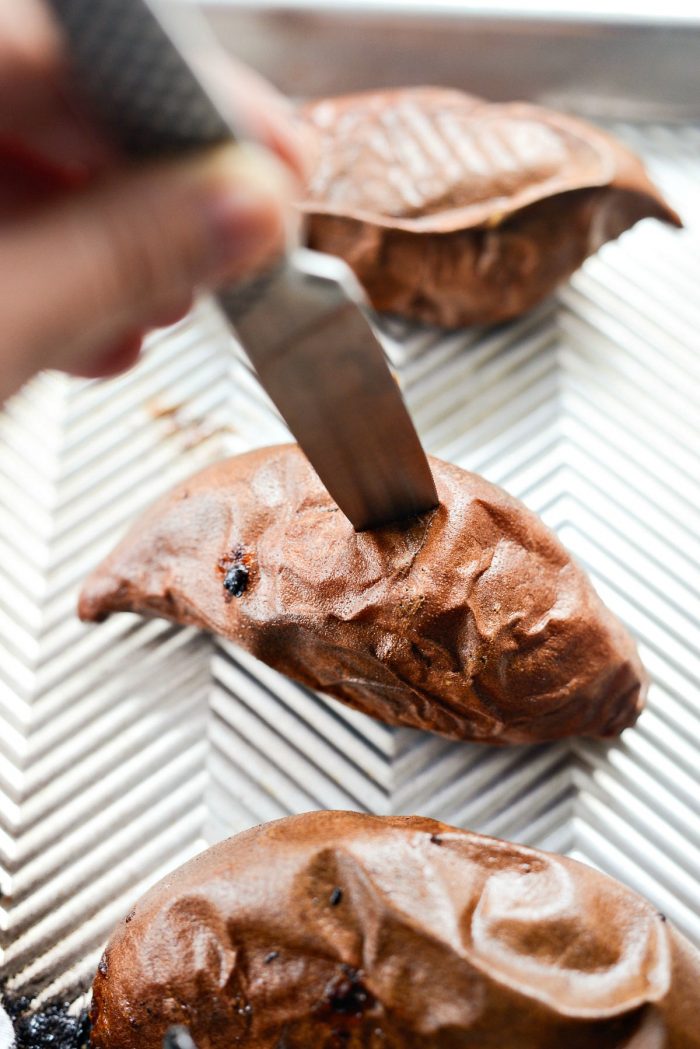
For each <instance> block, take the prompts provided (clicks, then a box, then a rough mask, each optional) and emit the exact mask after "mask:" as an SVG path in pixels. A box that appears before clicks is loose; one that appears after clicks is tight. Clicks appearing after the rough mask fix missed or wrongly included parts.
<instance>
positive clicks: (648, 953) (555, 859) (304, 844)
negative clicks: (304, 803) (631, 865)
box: [92, 812, 700, 1049]
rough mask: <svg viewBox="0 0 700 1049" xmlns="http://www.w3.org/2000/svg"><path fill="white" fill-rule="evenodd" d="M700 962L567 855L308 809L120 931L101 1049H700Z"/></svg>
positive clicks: (207, 862) (138, 913) (198, 866)
mask: <svg viewBox="0 0 700 1049" xmlns="http://www.w3.org/2000/svg"><path fill="white" fill-rule="evenodd" d="M698 986H700V956H699V955H698V952H697V951H695V950H694V949H693V948H692V947H691V945H690V944H688V943H687V941H685V940H684V939H683V937H682V936H680V935H679V934H678V933H677V932H676V931H675V930H674V929H673V928H672V926H671V925H670V924H669V923H667V922H666V921H665V920H664V918H663V915H660V914H658V912H656V911H655V909H654V908H653V907H651V905H650V904H648V903H646V902H645V901H644V900H642V899H641V898H640V897H638V896H636V895H635V894H634V893H633V892H631V891H630V890H629V889H627V888H625V887H623V886H622V885H620V884H618V883H617V882H615V881H613V880H612V879H611V878H608V877H606V876H604V875H602V874H599V873H598V872H596V871H593V870H591V869H590V868H588V867H585V866H583V865H582V864H579V863H576V862H574V861H572V860H569V859H565V858H564V857H561V856H554V855H549V854H546V853H543V852H539V851H537V850H535V849H529V848H526V847H524V846H521V845H511V844H509V843H507V842H504V841H497V840H495V839H492V838H485V837H483V836H481V835H478V834H472V833H470V832H469V831H463V830H456V829H454V828H452V827H449V826H446V825H445V824H442V823H438V822H436V821H434V820H429V819H423V818H420V817H375V816H368V815H362V814H358V813H352V812H313V813H306V814H305V815H302V816H293V817H288V818H287V819H283V820H279V821H276V822H275V823H271V824H267V825H265V826H262V827H257V828H255V829H254V830H251V831H247V832H245V833H244V834H240V835H238V836H237V837H235V838H231V839H229V840H228V841H225V842H222V843H220V844H219V845H215V846H214V847H213V848H211V849H208V850H207V851H206V852H205V853H203V854H202V855H200V856H198V857H197V858H196V859H194V860H192V861H190V862H189V863H188V864H186V865H185V866H184V867H181V868H180V869H179V870H178V871H175V872H174V873H173V874H171V875H169V876H168V877H166V878H165V879H164V880H163V881H162V882H160V884H159V885H157V886H155V888H153V889H152V890H151V891H150V892H149V893H147V894H146V896H145V897H143V898H142V899H141V900H140V901H139V902H138V903H137V905H136V907H135V908H134V910H133V911H131V912H130V914H129V915H127V917H126V918H125V919H124V920H123V921H122V922H120V924H119V925H118V927H117V929H116V930H115V932H114V934H113V935H112V938H111V940H110V943H109V945H108V947H107V950H106V952H105V954H104V957H103V959H102V961H101V963H100V965H99V968H98V972H97V974H96V976H95V981H94V986H93V1015H92V1019H93V1032H92V1044H93V1046H94V1047H95V1049H161V1047H162V1038H163V1035H164V1033H165V1031H166V1030H167V1028H168V1026H169V1025H170V1024H175V1023H179V1024H185V1025H186V1026H187V1027H189V1029H190V1030H191V1032H192V1036H193V1038H194V1040H195V1042H196V1044H197V1045H198V1046H201V1047H203V1049H231V1047H232V1046H238V1047H240V1049H280V1047H281V1046H285V1047H288V1049H311V1047H320V1049H339V1047H347V1049H413V1047H415V1049H555V1047H556V1049H560V1047H561V1046H567V1047H571V1049H697V1047H698V1046H700V997H699V996H698V994H697V988H698Z"/></svg>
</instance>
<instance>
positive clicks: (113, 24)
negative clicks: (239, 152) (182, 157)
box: [49, 0, 234, 158]
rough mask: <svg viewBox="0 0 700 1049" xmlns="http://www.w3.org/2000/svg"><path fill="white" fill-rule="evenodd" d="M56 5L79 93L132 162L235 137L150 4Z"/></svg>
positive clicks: (116, 0) (91, 0) (142, 0)
mask: <svg viewBox="0 0 700 1049" xmlns="http://www.w3.org/2000/svg"><path fill="white" fill-rule="evenodd" d="M49 3H50V6H51V8H52V9H53V11H54V13H55V15H56V16H57V18H58V21H59V23H60V25H61V28H62V29H63V32H64V35H65V37H66V41H67V44H68V49H69V57H70V59H71V60H72V64H73V66H74V69H75V71H76V74H77V76H78V78H79V86H80V87H81V88H82V89H83V91H84V92H85V94H86V97H87V101H88V102H89V103H90V105H91V107H92V109H93V110H94V112H95V114H96V115H97V116H98V118H99V119H100V120H101V121H102V122H103V123H104V124H105V125H106V127H107V128H108V129H109V130H110V131H111V133H112V135H113V137H114V138H115V139H116V141H117V143H118V144H119V145H120V147H121V148H122V149H123V150H124V152H126V153H127V154H128V155H129V156H132V157H143V158H158V157H163V156H174V155H178V154H181V153H186V152H189V151H191V150H195V149H201V148H203V147H206V146H212V145H216V144H218V143H221V142H225V141H227V140H231V139H233V138H234V135H233V132H232V129H231V126H230V124H229V121H228V120H227V119H226V118H225V117H224V115H223V114H222V113H221V112H220V110H219V108H218V106H217V105H216V103H215V102H214V100H213V99H212V97H211V96H210V95H209V93H208V92H207V91H206V90H205V88H204V87H203V86H202V83H201V82H200V79H199V78H198V77H197V75H196V73H195V72H194V70H193V69H192V67H191V66H190V64H189V63H188V61H187V60H186V59H185V58H184V57H183V55H182V54H181V52H180V50H179V49H178V47H177V45H176V43H175V42H174V40H173V39H172V38H171V36H170V34H169V32H168V29H166V28H165V26H164V24H163V22H162V21H161V18H160V17H159V16H158V14H157V13H156V10H157V9H154V8H153V7H152V6H151V4H150V3H149V2H148V0H49ZM193 16H194V17H196V13H193Z"/></svg>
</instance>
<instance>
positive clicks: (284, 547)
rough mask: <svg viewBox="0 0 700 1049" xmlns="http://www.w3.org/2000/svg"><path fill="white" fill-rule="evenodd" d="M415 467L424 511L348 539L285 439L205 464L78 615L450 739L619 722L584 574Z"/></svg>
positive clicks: (534, 530) (622, 712)
mask: <svg viewBox="0 0 700 1049" xmlns="http://www.w3.org/2000/svg"><path fill="white" fill-rule="evenodd" d="M431 466H432V469H433V473H434V476H435V481H436V485H437V489H438V494H439V497H440V505H439V507H438V508H437V509H436V510H434V511H431V512H430V513H428V514H425V515H423V516H422V517H419V518H416V519H415V520H413V521H412V522H410V523H409V524H408V525H406V524H403V525H401V526H389V527H386V528H382V529H378V530H375V531H371V532H363V533H356V532H355V531H354V530H353V528H352V526H351V525H350V523H349V522H348V521H347V519H346V518H345V517H344V516H343V514H342V513H341V512H340V511H339V510H338V508H337V507H336V506H335V504H334V503H333V502H332V500H331V498H330V496H329V495H328V493H327V492H326V490H325V488H324V487H323V486H322V484H321V483H320V481H319V480H318V478H317V476H316V474H315V473H314V471H313V470H312V468H311V467H310V465H309V464H308V462H307V460H306V459H305V457H304V456H303V455H302V453H301V452H300V451H299V449H298V448H297V447H296V446H295V445H281V446H279V447H275V448H266V449H259V450H257V451H254V452H250V453H247V454H245V455H242V456H238V457H236V458H233V459H229V460H226V461H224V462H221V463H218V464H216V465H214V466H211V467H209V468H207V469H206V470H204V471H203V472H202V473H200V474H198V475H197V476H195V477H193V478H191V479H190V480H189V481H188V482H186V483H185V484H183V485H180V486H179V487H178V488H176V489H175V490H174V491H173V492H171V493H170V494H169V495H167V496H166V497H165V498H164V499H162V500H161V501H160V502H158V503H156V505H155V506H154V507H152V508H151V509H150V510H149V511H148V512H147V513H146V514H145V515H144V517H143V518H142V519H141V520H139V521H138V522H137V523H136V524H135V525H134V526H133V528H132V530H131V532H130V533H129V534H128V535H127V537H126V538H125V539H124V540H123V542H122V543H121V544H120V545H119V546H118V547H117V549H116V550H115V551H114V553H113V554H112V555H111V556H109V557H108V558H107V560H106V561H105V562H104V563H103V564H102V565H101V566H100V567H99V568H98V569H97V570H96V572H95V573H94V574H93V575H92V576H91V577H90V578H89V579H88V581H87V582H86V584H85V587H84V589H83V593H82V595H81V598H80V608H79V611H80V615H81V617H82V618H83V619H86V620H99V619H101V618H104V617H105V616H106V615H108V614H109V613H111V612H118V611H134V612H140V613H142V614H145V615H155V616H165V617H167V618H170V619H173V620H175V621H176V622H179V623H186V624H194V625H196V626H199V627H202V628H204V629H206V630H210V631H212V632H214V633H216V634H220V635H222V636H224V637H227V638H230V639H233V640H234V641H236V642H238V644H240V645H242V646H243V647H244V648H246V649H247V650H248V651H249V652H251V653H252V654H253V655H255V656H257V657H258V658H259V659H261V660H263V661H264V662H265V663H268V664H269V665H270V666H272V667H274V668H275V669H277V670H279V671H281V672H282V673H284V674H287V675H289V676H290V677H292V678H294V679H295V680H297V681H301V682H302V683H303V684H305V685H308V686H309V687H311V688H314V689H318V690H319V691H321V692H325V693H328V694H329V695H332V696H336V697H337V698H338V699H341V700H343V701H344V702H346V703H349V704H351V705H352V706H354V707H357V708H358V709H360V710H363V711H364V712H365V713H367V714H370V715H372V716H374V717H377V718H379V719H381V720H382V721H385V722H387V723H389V724H393V725H409V726H412V727H414V728H420V729H426V730H429V731H433V732H438V733H441V734H442V735H444V736H448V737H451V738H453V739H466V740H476V741H480V742H484V743H496V744H505V743H533V742H542V741H545V740H554V739H559V738H562V737H564V736H571V735H589V736H603V737H605V736H613V735H616V734H618V733H619V732H621V731H622V729H624V728H625V727H626V726H628V725H630V724H632V723H633V722H634V721H635V719H636V717H637V715H638V713H639V711H640V709H641V707H642V705H643V700H644V694H645V690H646V675H645V672H644V670H643V668H642V666H641V663H640V661H639V658H638V656H637V652H636V648H635V645H634V642H633V641H632V639H631V638H630V636H629V635H628V634H627V632H626V631H625V629H624V628H623V627H622V625H621V624H620V623H619V621H618V620H617V619H616V618H615V617H614V616H613V615H612V614H611V613H610V612H609V611H608V610H607V609H606V608H605V606H604V605H603V604H602V602H601V601H600V599H599V598H598V596H597V594H596V593H595V591H594V589H593V587H592V586H591V584H590V582H589V581H588V579H587V577H586V575H585V573H584V572H583V571H582V570H581V569H580V568H579V567H578V565H576V564H575V562H574V561H573V560H572V559H571V557H570V555H569V554H568V553H567V552H566V550H565V549H564V547H563V546H562V545H561V543H560V542H559V541H558V539H557V538H556V537H555V536H554V534H553V533H552V532H551V531H550V530H549V529H548V528H547V527H546V526H545V525H544V524H543V523H542V522H541V521H540V520H539V518H538V517H537V516H536V515H535V514H533V513H531V512H530V511H529V510H527V509H526V508H525V507H524V506H523V505H522V504H521V503H519V502H518V501H517V500H515V499H512V498H511V497H510V496H508V495H507V494H506V493H505V492H503V491H502V490H501V489H499V488H497V487H496V486H494V485H492V484H490V483H489V482H487V481H485V480H484V479H483V478H481V477H478V476H477V475H475V474H471V473H468V472H466V471H464V470H462V469H460V468H459V467H456V466H453V465H450V464H448V463H444V462H441V461H440V460H438V459H432V460H431ZM234 577H235V578H236V579H237V580H238V583H237V588H239V589H240V587H241V586H242V587H243V589H242V590H241V592H240V594H239V595H238V596H234V594H233V593H232V592H231V588H230V586H229V588H227V586H228V584H230V581H231V579H233V578H234ZM225 584H226V585H225ZM234 589H236V588H234Z"/></svg>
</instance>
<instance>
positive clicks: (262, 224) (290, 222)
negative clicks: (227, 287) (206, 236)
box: [205, 146, 296, 281]
mask: <svg viewBox="0 0 700 1049" xmlns="http://www.w3.org/2000/svg"><path fill="white" fill-rule="evenodd" d="M209 186H210V191H209V193H208V194H207V199H206V202H205V209H206V217H207V221H208V223H209V227H210V230H211V233H212V242H213V246H214V252H213V255H212V259H211V267H210V272H209V274H208V278H209V280H213V281H218V280H220V279H236V278H237V277H238V276H242V275H243V274H244V273H247V272H249V271H251V270H253V271H255V270H256V269H259V268H262V267H264V266H265V265H266V264H269V263H270V262H272V261H273V259H274V258H275V256H277V255H279V254H281V253H282V252H283V251H284V249H285V246H286V243H287V239H288V237H289V235H290V229H293V228H294V227H295V225H296V219H295V218H294V216H293V213H292V208H291V198H292V182H291V179H290V177H289V175H288V174H287V173H286V171H285V168H284V166H283V165H282V164H281V163H280V162H279V161H277V160H276V159H275V158H274V157H271V156H269V155H268V154H267V153H266V152H265V151H263V150H260V149H257V148H255V147H252V146H236V147H235V148H230V147H229V148H227V149H226V150H225V151H222V153H221V154H220V155H219V156H218V157H217V158H215V159H214V160H213V162H212V167H211V169H210V172H209Z"/></svg>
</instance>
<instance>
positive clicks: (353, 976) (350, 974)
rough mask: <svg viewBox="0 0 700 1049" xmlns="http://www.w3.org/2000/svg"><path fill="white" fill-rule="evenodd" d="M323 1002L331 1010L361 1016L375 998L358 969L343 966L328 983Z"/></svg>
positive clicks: (348, 1015) (349, 1015) (343, 1014)
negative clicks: (362, 979) (361, 978)
mask: <svg viewBox="0 0 700 1049" xmlns="http://www.w3.org/2000/svg"><path fill="white" fill-rule="evenodd" d="M323 1003H324V1005H325V1006H327V1007H328V1008H329V1009H330V1011H331V1012H333V1013H337V1014H340V1015H341V1016H347V1017H360V1016H362V1014H363V1013H364V1012H365V1011H366V1010H367V1009H370V1008H371V1007H372V1005H373V1004H374V999H373V997H372V995H371V994H370V993H369V991H368V990H367V988H366V987H365V986H364V984H363V983H362V981H361V980H360V976H359V973H358V971H357V969H353V968H351V966H349V965H343V966H341V972H340V973H339V974H338V975H337V976H334V977H333V979H332V980H330V981H329V982H328V983H327V984H326V989H325V992H324V996H323Z"/></svg>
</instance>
